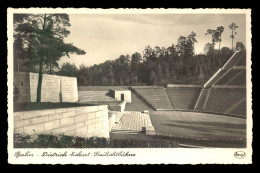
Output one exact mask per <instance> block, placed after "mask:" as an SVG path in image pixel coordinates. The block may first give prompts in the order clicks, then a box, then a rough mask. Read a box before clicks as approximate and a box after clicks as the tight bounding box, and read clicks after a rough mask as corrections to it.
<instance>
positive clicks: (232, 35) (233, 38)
mask: <svg viewBox="0 0 260 173" xmlns="http://www.w3.org/2000/svg"><path fill="white" fill-rule="evenodd" d="M233 39H234V35H233V29H232V52H234V51H233Z"/></svg>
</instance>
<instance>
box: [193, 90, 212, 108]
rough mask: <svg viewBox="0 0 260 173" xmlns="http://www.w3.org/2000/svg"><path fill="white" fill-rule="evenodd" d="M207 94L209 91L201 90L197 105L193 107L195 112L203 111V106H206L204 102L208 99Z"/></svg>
mask: <svg viewBox="0 0 260 173" xmlns="http://www.w3.org/2000/svg"><path fill="white" fill-rule="evenodd" d="M209 92H210V89H204V88H202V90H201V92H200V95H199V98H198V100H197V103H196V105H195V107H194V110H196V111H202V110H204V109H205V107H204V106H205V104H206V101H207V98H208V95H209Z"/></svg>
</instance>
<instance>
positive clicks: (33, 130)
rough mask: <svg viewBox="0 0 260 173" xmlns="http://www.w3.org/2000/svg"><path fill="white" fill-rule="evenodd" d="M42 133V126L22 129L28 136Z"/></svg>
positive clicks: (36, 125)
mask: <svg viewBox="0 0 260 173" xmlns="http://www.w3.org/2000/svg"><path fill="white" fill-rule="evenodd" d="M43 131H44V129H43V124H35V125H32V126H26V127H24V133H25V134H29V135H31V134H35V133H41V132H43Z"/></svg>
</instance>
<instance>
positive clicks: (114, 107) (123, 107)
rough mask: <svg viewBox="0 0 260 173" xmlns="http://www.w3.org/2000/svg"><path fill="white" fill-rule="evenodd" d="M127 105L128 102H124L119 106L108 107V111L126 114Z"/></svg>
mask: <svg viewBox="0 0 260 173" xmlns="http://www.w3.org/2000/svg"><path fill="white" fill-rule="evenodd" d="M125 105H126V102H125V101H122V102H121V103H119V104H118V105H108V109H109V110H110V111H118V112H124V111H125Z"/></svg>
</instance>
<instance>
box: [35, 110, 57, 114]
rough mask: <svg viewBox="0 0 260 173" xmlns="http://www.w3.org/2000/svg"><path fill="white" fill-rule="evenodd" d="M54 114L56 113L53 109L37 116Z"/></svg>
mask: <svg viewBox="0 0 260 173" xmlns="http://www.w3.org/2000/svg"><path fill="white" fill-rule="evenodd" d="M55 113H56V110H55V109H48V110H44V111H41V112H40V113H39V114H40V115H51V114H55Z"/></svg>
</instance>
